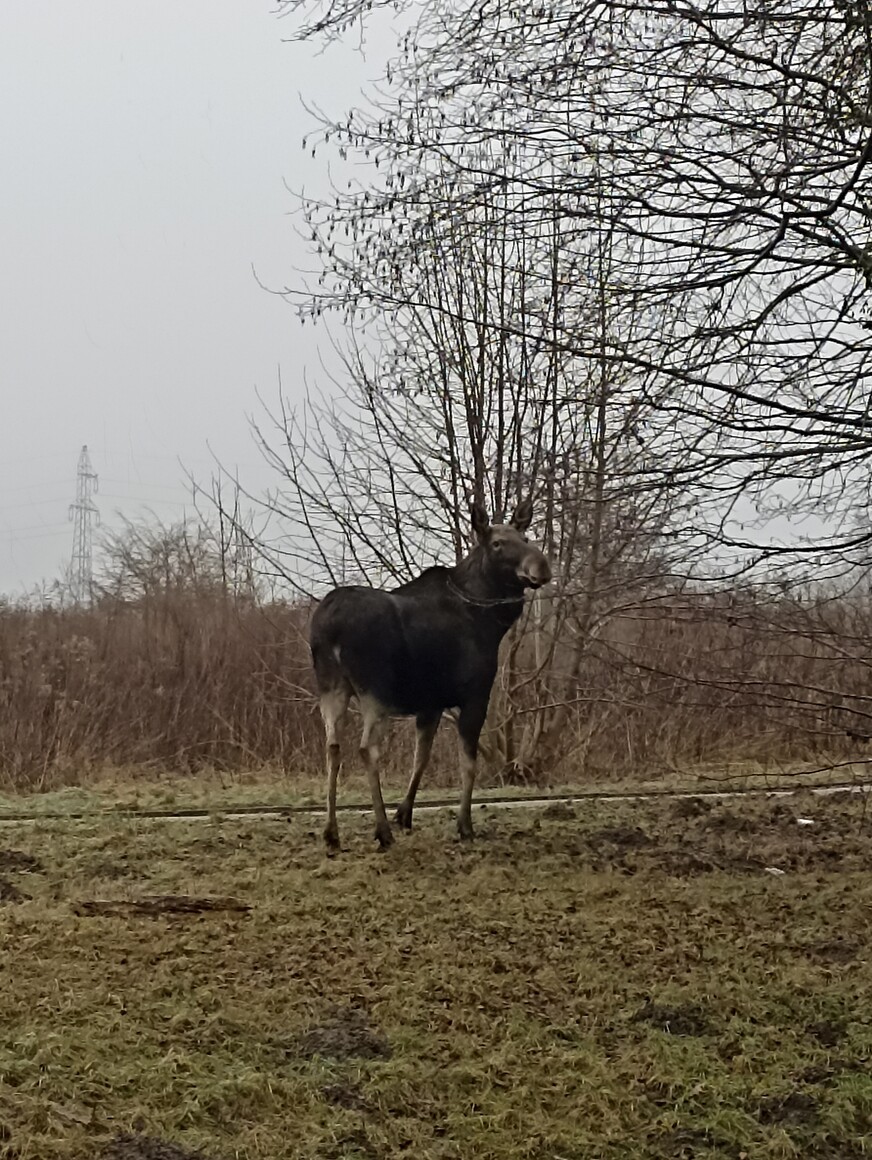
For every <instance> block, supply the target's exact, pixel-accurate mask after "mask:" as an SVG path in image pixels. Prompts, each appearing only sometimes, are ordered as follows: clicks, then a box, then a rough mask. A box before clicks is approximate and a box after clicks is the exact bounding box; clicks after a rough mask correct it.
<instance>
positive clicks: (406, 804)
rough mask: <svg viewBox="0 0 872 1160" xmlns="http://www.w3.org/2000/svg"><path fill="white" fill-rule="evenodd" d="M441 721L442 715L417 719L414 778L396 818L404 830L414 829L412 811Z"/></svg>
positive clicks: (410, 782) (422, 716) (421, 716)
mask: <svg viewBox="0 0 872 1160" xmlns="http://www.w3.org/2000/svg"><path fill="white" fill-rule="evenodd" d="M441 719H442V714H441V713H437V714H436V716H434V717H429V716H424V715H419V716H418V717H416V718H415V725H416V727H417V733H416V735H415V764H414V765H413V767H412V777H411V780H410V781H409V788H408V789H407V790H406V796H405V797H404V798H403V800H402V801H401V802H400V805H399V806H398V808H397V812H396V817H395V820H396V822H397V824H398V825H400V826H402V827H403V829H404V830H411V828H412V810H413V809H414V808H415V795H416V794H417V792H418V786H419V785H420V784H421V778H422V777H423V775H424V770H425V769H426V768H427V763H428V762H429V760H430V752H431V750H432V749H433V739H434V737H435V736H436V730H437V729H438V728H439V722H440V720H441Z"/></svg>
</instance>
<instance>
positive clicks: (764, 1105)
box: [757, 1092, 818, 1124]
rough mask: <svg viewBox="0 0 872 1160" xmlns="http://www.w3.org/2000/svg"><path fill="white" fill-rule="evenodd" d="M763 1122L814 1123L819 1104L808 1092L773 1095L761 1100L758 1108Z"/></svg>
mask: <svg viewBox="0 0 872 1160" xmlns="http://www.w3.org/2000/svg"><path fill="white" fill-rule="evenodd" d="M757 1116H758V1118H759V1120H760V1123H761V1124H814V1123H816V1121H817V1118H818V1105H817V1100H816V1099H815V1098H814V1096H812V1095H810V1094H809V1093H808V1092H791V1093H790V1094H789V1095H786V1096H771V1097H769V1098H767V1099H764V1100H762V1101H761V1103H760V1106H759V1108H758V1109H757Z"/></svg>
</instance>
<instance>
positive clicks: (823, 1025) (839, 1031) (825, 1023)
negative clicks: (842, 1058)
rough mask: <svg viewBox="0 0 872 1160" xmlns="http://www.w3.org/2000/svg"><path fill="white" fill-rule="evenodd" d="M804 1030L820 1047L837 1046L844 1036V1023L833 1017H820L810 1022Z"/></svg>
mask: <svg viewBox="0 0 872 1160" xmlns="http://www.w3.org/2000/svg"><path fill="white" fill-rule="evenodd" d="M806 1031H807V1032H808V1033H809V1035H811V1036H812V1038H814V1039H816V1040H817V1041H818V1043H820V1044H821V1046H822V1047H837V1046H838V1044H840V1043H841V1042H842V1040H843V1039H844V1038H845V1031H846V1027H845V1024H844V1023H842V1022H840V1021H837V1020H834V1019H821V1020H820V1021H819V1022H817V1023H810V1024H809V1025H808V1027H807V1028H806Z"/></svg>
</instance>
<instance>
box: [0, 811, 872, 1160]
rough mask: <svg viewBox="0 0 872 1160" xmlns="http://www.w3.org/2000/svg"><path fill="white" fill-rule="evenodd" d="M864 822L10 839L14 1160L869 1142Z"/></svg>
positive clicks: (146, 830)
mask: <svg viewBox="0 0 872 1160" xmlns="http://www.w3.org/2000/svg"><path fill="white" fill-rule="evenodd" d="M864 808H865V807H864V801H863V800H861V796H860V795H858V796H855V797H849V796H847V795H844V796H839V797H837V798H830V799H821V798H813V797H811V796H810V795H804V796H802V797H798V798H791V799H785V800H780V801H772V800H770V801H767V800H765V799H762V800H761V799H743V800H742V801H737V800H730V801H728V802H722V803H710V802H700V801H698V800H690V801H688V800H684V801H660V802H653V803H632V804H623V805H614V804H612V805H609V804H605V803H598V802H590V803H585V804H584V805H583V806H576V807H574V808H572V809H570V808H568V807H566V806H563V805H554V806H551V807H548V808H547V809H545V810H538V811H535V812H533V811H530V812H525V813H521V812H512V813H511V814H509V813H506V812H502V811H493V810H491V811H488V810H486V809H485V810H477V811H476V821H477V825H478V829H479V835H480V837H479V841H478V842H477V843H476V844H475V845H474V846H472V847H469V848H467V847H461V846H460V845H458V844H457V843H456V842H455V840H454V835H453V819H452V818H451V816H450V814H449V813H447V812H446V813H442V814H437V815H430V816H427V817H422V819H421V824H420V827H419V828H418V829H417V830H416V832H415V833H414V834H412V835H411V836H409V837H407V838H403V840H401V841H399V842H398V843H397V844H396V846H395V847H394V848H393V849H392V850H390V851H389V852H388V853H387V854H386V855H379V854H377V853H375V852H374V850H373V848H372V843H371V840H370V822H369V820H368V819H364V818H358V817H355V816H353V815H351V816H346V817H344V818H343V819H342V825H343V838H344V840H345V842H346V846H347V849H346V851H345V852H344V853H343V854H342V855H340V856H338V857H336V858H334V859H327V858H326V857H325V856H324V854H323V852H322V849H321V845H320V840H319V837H318V833H317V831H318V830H319V828H320V821H314V820H312V819H306V818H295V819H293V820H291V821H276V820H257V819H251V820H242V821H239V820H234V821H227V820H225V821H214V822H211V821H195V822H178V821H174V822H160V821H158V822H154V821H148V822H147V821H141V820H130V819H124V818H120V817H114V818H113V817H111V816H104V817H99V818H93V819H87V820H84V821H78V822H76V821H72V820H68V821H60V822H54V821H52V822H50V821H40V822H36V823H28V824H24V823H22V824H17V823H7V824H4V825H3V826H2V829H0V929H2V939H3V944H2V945H3V963H2V972H3V974H2V979H3V984H2V989H0V1026H2V1028H3V1035H2V1039H0V1157H5V1158H9V1160H13V1158H14V1160H60V1158H63V1160H73V1158H76V1160H86V1158H87V1160H95V1158H97V1157H102V1158H105V1160H186V1158H189V1157H192V1156H194V1155H200V1154H202V1155H203V1156H205V1157H209V1158H210V1160H229V1158H231V1157H245V1158H249V1157H250V1158H254V1157H263V1158H270V1160H279V1158H283V1157H300V1158H303V1157H306V1158H313V1160H314V1158H323V1160H341V1158H345V1157H348V1158H351V1157H358V1158H377V1157H385V1158H395V1157H406V1158H407V1157H415V1158H416V1160H437V1158H438V1160H467V1158H469V1157H481V1158H493V1160H497V1158H499V1160H513V1158H518V1160H520V1158H525V1160H588V1158H591V1160H594V1158H600V1157H601V1158H603V1160H613V1158H614V1160H617V1158H619V1157H620V1158H624V1157H626V1158H628V1160H629V1158H630V1157H663V1158H667V1157H668V1158H670V1160H671V1158H680V1157H715V1156H717V1157H732V1158H734V1160H741V1158H742V1157H747V1158H748V1160H755V1158H757V1157H794V1156H795V1157H813V1158H815V1160H827V1158H832V1160H836V1158H839V1160H855V1158H857V1157H860V1156H866V1155H872V1062H870V1057H872V970H870V951H869V930H870V918H872V876H870V873H869V868H870V860H872V816H870V818H869V819H868V820H867V819H866V818H865V816H864ZM797 818H810V819H812V820H813V823H814V824H813V825H801V824H799V822H798V821H797ZM772 869H777V870H781V871H783V872H784V873H783V874H773V873H772V872H771V870H772ZM179 895H184V896H187V897H189V898H190V897H193V898H206V899H212V900H219V904H220V900H221V899H225V898H228V897H229V898H232V899H236V900H238V902H239V903H240V904H244V905H246V906H248V907H250V909H249V910H247V911H243V910H238V909H237V910H233V909H229V910H220V909H219V910H211V911H209V910H207V911H204V912H202V913H197V912H193V913H185V912H177V911H175V910H172V909H169V908H170V907H172V906H174V905H177V901H176V900H175V898H174V897H170V898H166V897H164V896H179ZM151 896H157V897H158V899H159V900H158V901H157V902H154V903H153V904H152V912H144V913H139V912H137V911H135V910H133V909H130V910H125V909H124V907H123V906H121V907H119V908H117V909H116V910H114V911H111V912H110V913H105V914H104V913H93V911H94V909H95V908H94V907H93V906H90V907H89V905H88V904H89V903H91V904H93V903H94V902H101V901H102V902H107V901H113V902H117V903H130V902H133V903H135V902H137V901H139V902H142V901H143V900H144V899H146V898H148V897H151ZM161 898H162V899H163V901H161V900H160V899H161ZM97 909H99V908H97Z"/></svg>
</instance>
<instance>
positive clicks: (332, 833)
mask: <svg viewBox="0 0 872 1160" xmlns="http://www.w3.org/2000/svg"><path fill="white" fill-rule="evenodd" d="M324 845H325V846H326V847H327V853H328V854H336V853H338V852H339V830H338V829H337V828H336V826H328V827H327V829H326V830H325V831H324Z"/></svg>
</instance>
